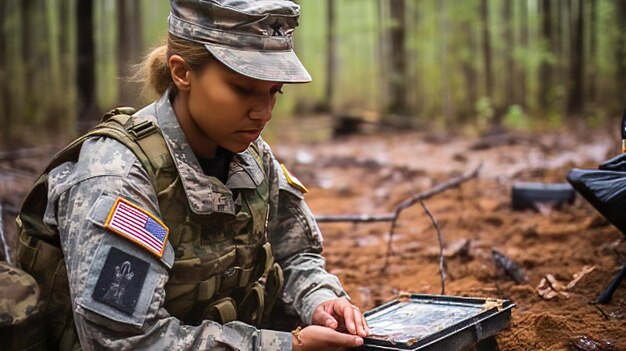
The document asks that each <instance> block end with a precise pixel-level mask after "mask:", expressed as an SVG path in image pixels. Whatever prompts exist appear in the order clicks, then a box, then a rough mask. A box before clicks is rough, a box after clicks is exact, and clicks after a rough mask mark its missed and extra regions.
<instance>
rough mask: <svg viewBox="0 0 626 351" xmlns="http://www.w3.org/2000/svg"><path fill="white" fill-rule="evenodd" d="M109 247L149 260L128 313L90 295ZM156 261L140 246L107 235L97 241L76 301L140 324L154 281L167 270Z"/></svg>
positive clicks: (120, 320)
mask: <svg viewBox="0 0 626 351" xmlns="http://www.w3.org/2000/svg"><path fill="white" fill-rule="evenodd" d="M111 248H116V249H118V250H120V251H122V252H125V253H127V254H129V255H132V256H134V257H137V258H138V259H140V260H142V261H145V262H148V263H149V267H148V272H147V274H146V276H145V278H144V282H143V287H142V289H141V292H140V293H139V297H138V298H137V303H136V305H135V308H134V310H133V311H132V313H130V314H128V313H124V312H122V311H120V310H119V309H117V308H114V307H112V306H110V305H108V304H105V303H102V302H100V301H97V300H95V299H94V298H93V295H94V289H95V288H96V284H97V282H98V278H99V277H100V273H101V272H102V270H103V269H104V264H105V262H106V259H107V257H108V255H109V252H110V251H111ZM157 262H158V261H157V260H156V258H155V257H154V256H153V255H151V254H150V253H148V252H145V251H144V250H142V249H139V248H138V247H137V246H136V245H135V244H133V243H131V242H129V241H127V240H124V239H122V238H121V237H119V236H117V235H114V234H111V235H106V236H105V237H104V239H103V240H102V241H101V242H100V244H99V245H98V249H97V250H96V254H95V256H94V258H93V261H92V263H91V266H90V267H89V272H88V274H87V280H86V282H85V288H84V289H83V291H82V294H81V295H80V296H79V297H78V299H77V302H76V303H77V305H79V306H80V307H82V308H83V309H85V310H88V311H91V312H94V313H96V314H98V315H100V316H102V317H106V318H108V319H110V320H112V321H114V322H118V323H123V324H128V325H132V326H136V327H141V326H142V325H143V323H144V321H145V319H146V315H147V312H148V308H149V307H150V303H151V302H152V299H153V297H154V292H155V289H156V285H157V282H158V281H159V278H160V276H162V275H164V274H167V272H166V271H165V268H164V267H163V266H162V265H161V264H158V263H157Z"/></svg>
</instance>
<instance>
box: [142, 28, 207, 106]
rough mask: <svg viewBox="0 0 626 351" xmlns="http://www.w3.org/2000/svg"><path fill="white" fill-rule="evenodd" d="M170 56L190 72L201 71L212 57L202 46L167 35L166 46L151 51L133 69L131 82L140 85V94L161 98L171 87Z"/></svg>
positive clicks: (172, 82)
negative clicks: (190, 70) (185, 63)
mask: <svg viewBox="0 0 626 351" xmlns="http://www.w3.org/2000/svg"><path fill="white" fill-rule="evenodd" d="M172 55H179V56H180V57H182V58H183V59H184V60H185V61H186V62H187V65H188V66H189V68H190V69H192V70H199V69H202V67H204V66H205V65H206V64H207V63H208V62H210V61H211V60H212V58H213V56H212V55H211V54H210V53H209V52H208V51H207V49H206V48H205V47H204V45H202V44H198V43H194V42H192V41H189V40H187V39H182V38H180V37H177V36H175V35H172V34H168V35H167V44H166V45H161V46H158V47H156V48H154V49H152V50H151V51H150V52H149V53H148V54H147V55H146V56H145V57H144V59H143V61H142V62H141V63H140V64H138V65H137V66H136V67H135V72H134V74H133V76H132V80H133V81H135V82H139V83H141V84H142V86H143V89H142V94H143V95H144V96H151V97H152V96H153V95H154V93H156V94H157V95H158V96H161V95H162V94H163V93H164V92H165V90H167V88H169V87H170V86H173V84H174V81H173V80H172V74H171V72H170V68H169V66H168V60H169V58H170V57H172Z"/></svg>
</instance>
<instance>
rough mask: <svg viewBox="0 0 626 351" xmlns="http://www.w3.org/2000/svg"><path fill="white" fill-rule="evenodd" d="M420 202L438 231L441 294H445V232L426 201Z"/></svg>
mask: <svg viewBox="0 0 626 351" xmlns="http://www.w3.org/2000/svg"><path fill="white" fill-rule="evenodd" d="M420 204H421V205H422V208H423V209H424V212H426V215H427V216H428V218H430V221H431V222H432V223H433V226H434V227H435V230H436V231H437V240H438V241H439V274H440V275H441V295H445V294H446V266H445V261H444V257H443V249H444V244H443V234H441V227H440V226H439V222H438V221H437V219H435V216H433V214H432V213H431V212H430V210H429V209H428V207H427V206H426V203H425V202H424V201H420Z"/></svg>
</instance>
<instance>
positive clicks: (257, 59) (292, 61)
mask: <svg viewBox="0 0 626 351" xmlns="http://www.w3.org/2000/svg"><path fill="white" fill-rule="evenodd" d="M204 46H205V47H206V49H207V50H208V51H209V52H210V53H211V54H212V55H213V56H214V57H215V58H216V59H218V60H219V61H220V62H222V63H223V64H224V65H226V66H227V67H228V68H230V69H232V70H233V71H235V72H237V73H239V74H242V75H244V76H246V77H250V78H254V79H259V80H265V81H270V82H283V83H308V82H310V81H311V75H309V72H307V70H306V68H304V66H303V65H302V63H301V62H300V60H299V59H298V56H296V53H295V52H293V50H289V51H265V52H259V51H251V50H243V49H234V48H230V47H224V46H218V45H211V44H205V45H204Z"/></svg>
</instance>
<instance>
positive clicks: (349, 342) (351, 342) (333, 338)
mask: <svg viewBox="0 0 626 351" xmlns="http://www.w3.org/2000/svg"><path fill="white" fill-rule="evenodd" d="M328 332H329V334H328V337H327V339H326V340H327V342H328V343H329V345H333V346H338V347H347V348H349V347H358V346H361V345H363V338H362V337H360V336H357V335H349V334H344V333H339V332H336V331H334V330H328Z"/></svg>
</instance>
